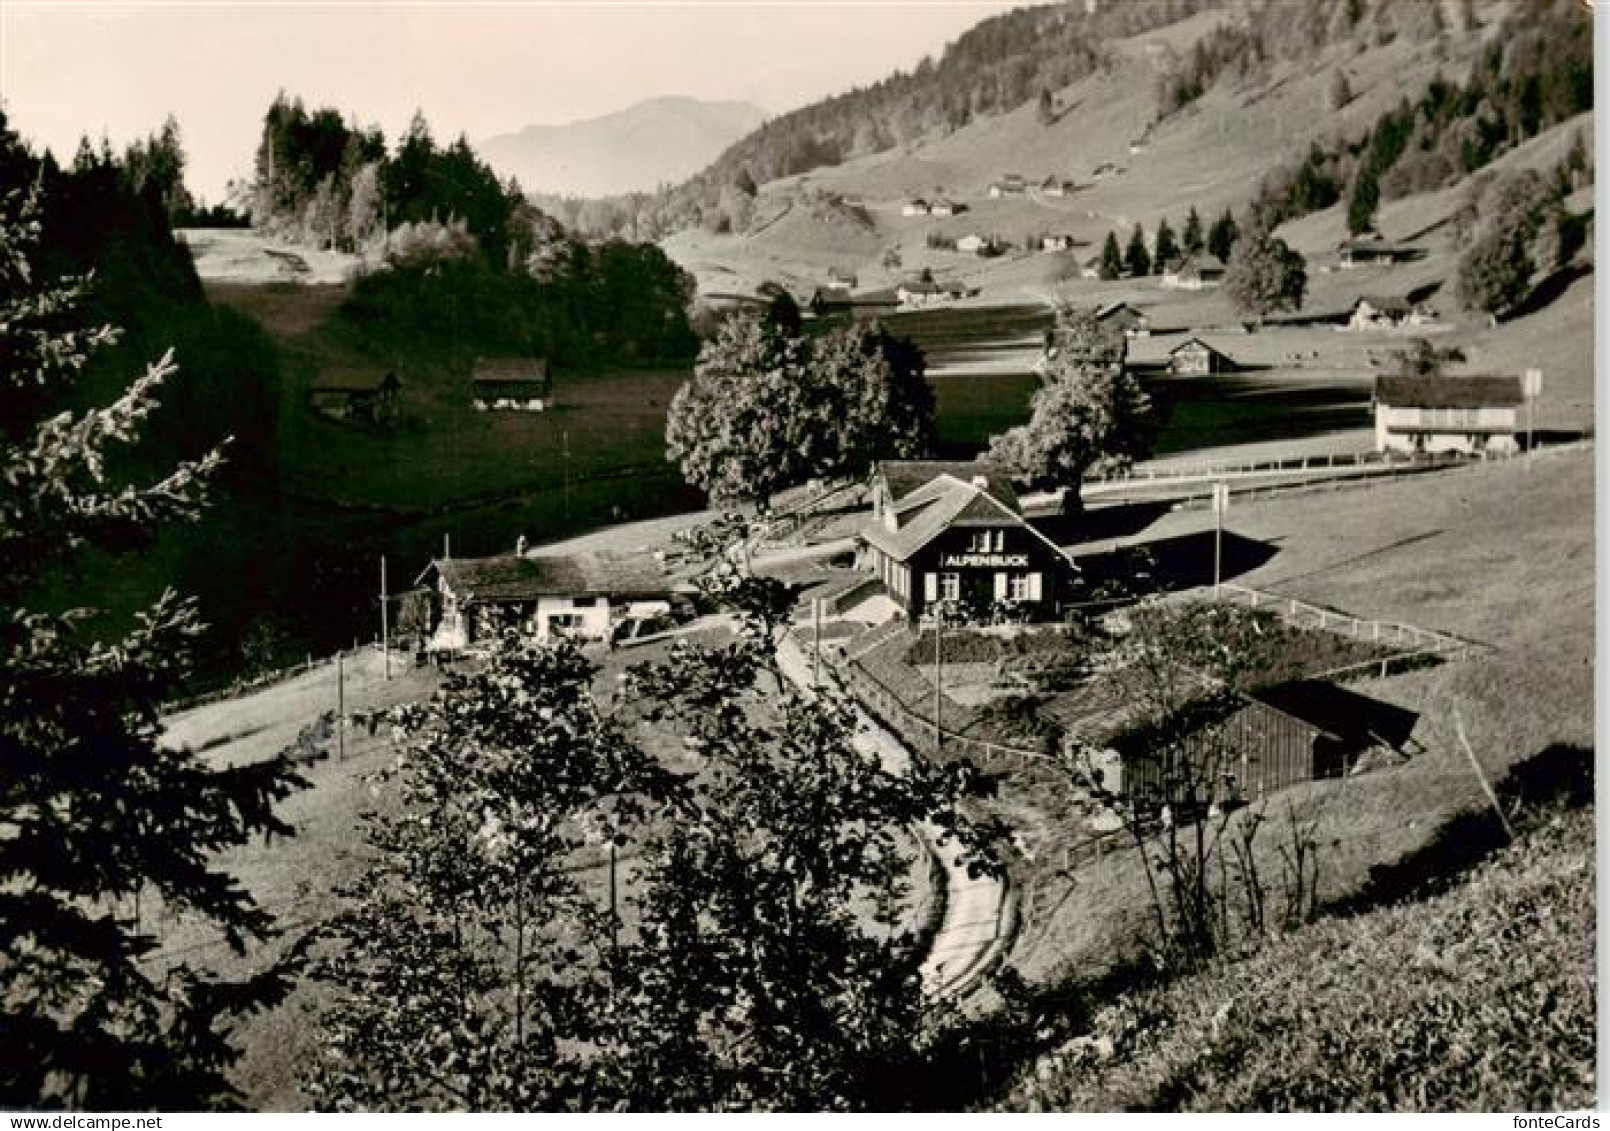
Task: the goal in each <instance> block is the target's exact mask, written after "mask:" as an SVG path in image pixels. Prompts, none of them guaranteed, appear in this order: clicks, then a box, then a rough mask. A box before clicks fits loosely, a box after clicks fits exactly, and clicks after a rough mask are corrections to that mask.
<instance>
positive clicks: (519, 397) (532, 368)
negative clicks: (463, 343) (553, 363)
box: [470, 357, 553, 412]
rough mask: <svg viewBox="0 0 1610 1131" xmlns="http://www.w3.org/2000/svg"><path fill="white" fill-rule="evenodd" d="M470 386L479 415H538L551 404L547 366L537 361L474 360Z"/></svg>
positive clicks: (551, 397)
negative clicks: (512, 412)
mask: <svg viewBox="0 0 1610 1131" xmlns="http://www.w3.org/2000/svg"><path fill="white" fill-rule="evenodd" d="M470 385H471V388H472V390H473V393H474V400H475V407H476V408H477V409H479V410H480V411H482V412H492V411H499V410H510V411H514V412H541V411H542V410H543V409H545V408H547V407H548V406H549V405H550V404H551V403H553V383H552V381H551V380H550V378H549V376H548V363H547V362H546V361H544V360H543V359H542V358H540V357H482V358H476V360H475V367H474V369H473V370H472V371H471V373H470Z"/></svg>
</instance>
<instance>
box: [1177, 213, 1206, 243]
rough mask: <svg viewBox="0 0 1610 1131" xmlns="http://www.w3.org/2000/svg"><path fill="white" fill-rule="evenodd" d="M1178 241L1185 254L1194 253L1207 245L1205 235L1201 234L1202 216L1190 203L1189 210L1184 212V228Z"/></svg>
mask: <svg viewBox="0 0 1610 1131" xmlns="http://www.w3.org/2000/svg"><path fill="white" fill-rule="evenodd" d="M1180 243H1181V244H1182V245H1183V246H1184V248H1185V253H1186V254H1187V255H1196V254H1198V253H1199V252H1201V250H1202V249H1203V248H1204V247H1206V246H1207V240H1206V237H1205V236H1204V235H1203V234H1202V217H1201V215H1200V214H1199V213H1198V212H1197V210H1196V205H1194V204H1193V205H1191V210H1190V212H1188V213H1186V216H1185V230H1184V232H1182V233H1181V235H1180Z"/></svg>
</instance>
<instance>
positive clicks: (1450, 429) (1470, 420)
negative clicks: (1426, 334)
mask: <svg viewBox="0 0 1610 1131" xmlns="http://www.w3.org/2000/svg"><path fill="white" fill-rule="evenodd" d="M1525 403H1526V397H1525V394H1524V390H1523V388H1522V383H1521V379H1520V378H1519V377H1518V376H1515V375H1513V374H1510V375H1498V376H1476V375H1471V376H1465V375H1458V376H1452V375H1442V376H1432V377H1406V376H1402V375H1399V374H1383V375H1381V376H1379V377H1377V378H1376V379H1375V448H1376V451H1381V452H1385V451H1398V452H1428V453H1437V452H1457V453H1460V454H1463V455H1480V454H1481V453H1483V452H1494V453H1508V452H1513V451H1516V450H1517V449H1518V447H1519V444H1518V442H1517V441H1516V438H1515V437H1516V433H1517V432H1519V431H1520V428H1521V421H1520V411H1521V407H1522V406H1523V405H1524V404H1525Z"/></svg>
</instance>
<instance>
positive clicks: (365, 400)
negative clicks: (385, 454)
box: [308, 368, 402, 423]
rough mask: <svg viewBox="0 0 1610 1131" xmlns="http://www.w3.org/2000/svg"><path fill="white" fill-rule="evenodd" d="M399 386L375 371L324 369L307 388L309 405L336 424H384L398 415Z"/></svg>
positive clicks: (387, 374)
mask: <svg viewBox="0 0 1610 1131" xmlns="http://www.w3.org/2000/svg"><path fill="white" fill-rule="evenodd" d="M401 389H402V382H401V381H399V380H397V374H396V373H395V372H391V371H382V370H378V369H339V368H334V369H326V370H324V371H322V372H321V373H320V374H319V375H318V377H316V378H315V379H314V381H313V384H311V385H310V386H308V402H309V403H310V404H311V405H312V406H313V407H314V408H315V409H316V410H318V411H319V412H322V413H323V414H324V415H326V416H330V417H334V418H335V419H337V420H365V421H369V422H371V423H372V422H375V421H381V420H387V419H389V418H391V417H392V416H394V415H395V414H396V411H397V394H398V393H399V392H400V391H401Z"/></svg>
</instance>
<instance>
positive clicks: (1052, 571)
mask: <svg viewBox="0 0 1610 1131" xmlns="http://www.w3.org/2000/svg"><path fill="white" fill-rule="evenodd" d="M857 541H858V546H857V555H856V556H857V564H858V566H859V567H860V568H862V569H864V570H867V571H869V572H871V573H872V574H873V575H874V576H875V577H876V578H877V579H878V581H879V582H881V584H882V586H883V589H884V591H885V593H886V594H887V596H888V598H889V599H890V600H891V601H892V602H893V604H894V606H895V608H896V610H897V611H898V612H899V613H900V614H902V615H904V616H906V617H907V618H909V619H911V620H916V619H918V618H920V617H921V616H922V614H923V612H924V610H926V609H928V608H930V607H931V606H933V605H934V604H935V603H936V602H939V601H946V602H950V601H960V602H963V603H965V604H966V605H967V606H968V607H969V608H972V609H975V610H982V609H988V608H991V607H994V606H1018V607H1022V606H1027V607H1028V608H1029V609H1030V610H1032V611H1035V612H1041V613H1050V612H1053V611H1054V610H1055V608H1056V606H1057V603H1058V602H1059V601H1060V600H1061V599H1062V598H1063V595H1064V594H1065V593H1066V592H1067V587H1068V584H1069V582H1070V581H1071V579H1072V578H1073V577H1074V575H1076V574H1077V573H1078V567H1077V566H1076V565H1075V564H1074V562H1073V559H1072V558H1071V557H1069V556H1068V554H1067V553H1066V552H1065V551H1064V550H1062V548H1061V547H1059V546H1057V545H1056V543H1054V542H1052V541H1051V540H1050V539H1048V538H1047V537H1046V536H1045V535H1043V534H1041V533H1040V532H1039V531H1038V530H1036V529H1035V528H1034V527H1033V526H1031V525H1030V524H1029V523H1028V522H1027V521H1025V520H1024V518H1023V514H1022V508H1021V506H1020V505H1019V503H1018V498H1017V492H1016V491H1015V490H1014V489H1013V488H1012V483H1011V480H1010V479H1008V478H1007V476H1006V473H1005V471H1004V470H1003V469H1002V468H1001V467H999V466H997V465H995V464H991V463H986V462H971V463H942V462H933V461H910V460H899V461H885V462H883V463H880V464H878V465H877V467H876V469H875V470H874V472H873V479H872V516H871V519H870V521H869V522H868V523H867V524H866V525H865V526H864V527H863V528H862V529H861V531H860V532H859V534H858V536H857Z"/></svg>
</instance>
